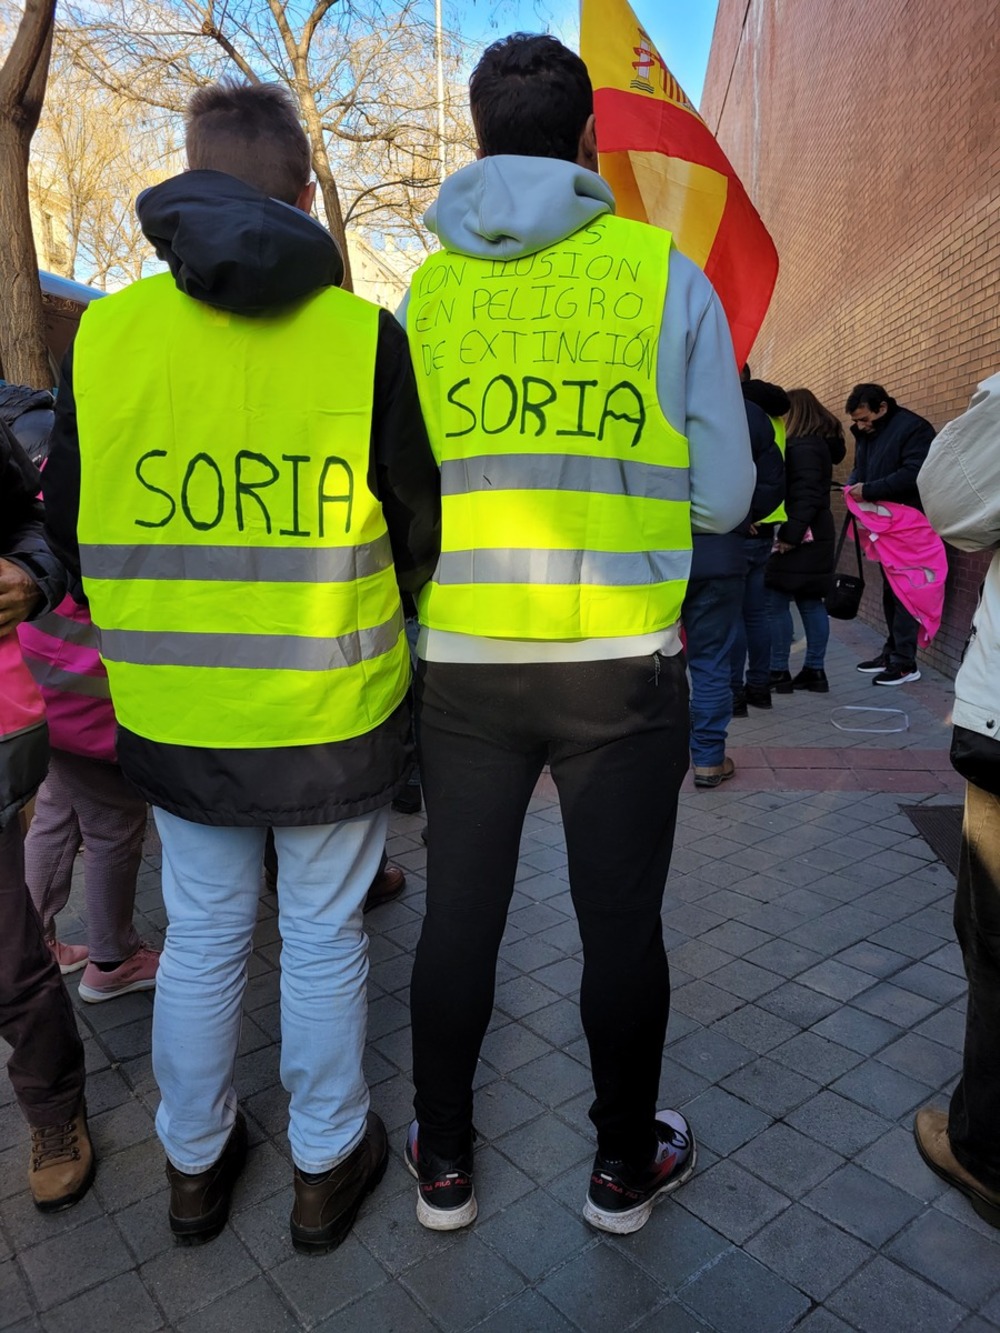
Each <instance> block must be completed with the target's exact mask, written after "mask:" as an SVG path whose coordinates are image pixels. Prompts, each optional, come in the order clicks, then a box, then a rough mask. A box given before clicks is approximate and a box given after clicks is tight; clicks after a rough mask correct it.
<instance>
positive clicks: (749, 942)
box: [701, 921, 771, 958]
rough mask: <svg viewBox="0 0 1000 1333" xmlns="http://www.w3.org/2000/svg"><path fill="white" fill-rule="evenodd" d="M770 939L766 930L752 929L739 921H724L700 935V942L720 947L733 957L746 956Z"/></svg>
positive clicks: (715, 947)
mask: <svg viewBox="0 0 1000 1333" xmlns="http://www.w3.org/2000/svg"><path fill="white" fill-rule="evenodd" d="M770 940H771V937H770V935H768V934H767V932H766V931H763V930H754V928H753V927H752V926H744V925H743V924H742V923H741V922H739V921H726V922H725V923H724V924H723V925H721V926H716V927H715V928H714V929H713V930H710V931H708V932H707V933H706V934H704V935H702V937H701V942H702V944H707V945H709V946H711V947H712V948H713V949H722V950H724V951H725V952H726V953H728V954H732V956H733V957H734V958H746V956H747V954H749V953H751V952H752V951H753V950H754V949H758V948H760V947H761V945H764V944H768V943H770Z"/></svg>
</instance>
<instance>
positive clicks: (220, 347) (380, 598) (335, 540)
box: [73, 274, 409, 749]
mask: <svg viewBox="0 0 1000 1333" xmlns="http://www.w3.org/2000/svg"><path fill="white" fill-rule="evenodd" d="M377 334H378V308H377V307H376V306H373V305H370V304H369V303H368V302H366V301H362V300H361V299H360V298H358V297H355V296H353V295H351V294H350V293H348V292H343V291H340V290H339V289H337V288H333V287H329V288H324V289H323V290H322V291H319V292H317V293H316V294H315V295H313V296H311V297H309V298H307V299H306V300H305V301H303V302H301V303H299V304H298V305H296V306H294V307H292V308H290V309H288V310H285V311H281V312H279V313H276V314H269V315H266V316H241V315H235V314H230V313H227V312H225V311H220V310H215V309H213V308H212V307H210V306H207V305H204V304H203V303H201V302H198V301H195V300H193V299H192V298H190V297H188V296H185V295H184V294H183V293H181V292H179V291H178V290H177V288H176V287H175V285H174V281H173V278H172V277H171V276H170V275H169V274H163V275H158V276H156V277H153V278H146V279H144V280H143V281H141V282H137V283H135V284H134V285H133V286H131V287H128V288H126V289H125V290H124V291H122V292H119V293H116V294H114V295H112V296H109V297H107V298H105V300H103V301H95V302H94V303H93V306H92V307H91V308H90V309H88V310H87V312H86V313H85V315H84V317H83V320H82V323H81V326H80V332H79V334H78V336H77V339H76V344H75V349H74V374H73V380H74V393H75V398H76V409H77V422H78V429H79V438H80V461H81V490H80V521H79V529H78V531H79V539H80V560H81V567H82V570H83V579H84V587H85V588H86V592H87V596H88V598H89V600H90V606H91V612H92V615H93V619H94V623H95V624H96V625H98V626H99V628H100V631H101V655H102V657H103V659H104V662H105V665H106V666H107V670H108V678H109V681H110V685H111V695H112V699H113V701H114V706H115V711H116V713H117V716H118V720H119V722H120V723H121V724H122V725H123V726H124V727H127V728H128V729H129V730H130V731H133V732H135V733H136V734H137V735H139V736H144V737H146V738H148V739H149V740H153V741H160V742H165V743H170V744H178V745H194V746H200V747H234V748H247V749H256V748H268V747H274V746H282V745H314V744H320V743H324V742H329V741H336V740H342V739H347V738H349V737H353V736H358V735H362V734H364V733H365V732H368V731H371V730H372V729H373V728H374V727H376V726H378V724H379V723H380V722H382V721H384V720H385V718H387V717H388V716H389V714H390V713H391V712H392V711H393V709H395V708H396V707H397V705H398V704H399V703H400V701H401V700H402V698H403V696H404V695H405V693H406V689H407V684H408V680H409V656H408V653H407V648H406V642H405V637H404V633H403V620H402V613H401V608H400V602H399V592H398V589H397V587H396V579H395V573H394V570H393V565H392V553H391V550H390V546H389V536H388V532H387V530H386V525H385V520H384V519H383V516H382V508H381V505H380V504H379V502H378V501H377V500H376V499H375V497H374V496H373V495H372V493H371V491H370V490H369V487H368V467H369V453H370V441H371V422H372V395H373V385H374V369H375V348H376V341H377ZM334 367H335V368H336V369H335V371H334Z"/></svg>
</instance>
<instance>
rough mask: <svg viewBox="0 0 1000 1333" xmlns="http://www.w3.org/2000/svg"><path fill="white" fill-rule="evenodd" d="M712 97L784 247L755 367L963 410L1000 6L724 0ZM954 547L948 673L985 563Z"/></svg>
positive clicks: (718, 124)
mask: <svg viewBox="0 0 1000 1333" xmlns="http://www.w3.org/2000/svg"><path fill="white" fill-rule="evenodd" d="M701 111H702V114H703V116H704V117H705V119H706V121H707V122H708V124H709V126H710V128H711V129H712V130H714V131H715V132H716V134H717V136H718V138H719V141H720V143H721V144H722V146H723V148H724V149H725V150H726V152H727V154H728V155H729V157H730V159H731V161H732V162H733V165H734V166H735V167H736V170H737V171H738V172H739V174H740V176H741V178H742V180H743V182H744V184H745V185H746V186H747V189H748V190H749V192H750V195H751V197H752V198H753V200H754V202H755V203H756V205H757V208H758V209H759V211H760V213H761V216H762V217H763V218H764V221H765V223H766V224H767V226H768V228H769V230H770V232H771V234H772V236H773V237H774V240H775V243H776V245H777V247H778V253H779V255H780V257H781V270H780V274H779V277H778V284H777V287H776V289H775V295H774V300H773V302H772V305H771V309H770V311H769V312H768V316H767V320H766V321H765V324H764V327H763V329H762V330H761V333H760V336H759V337H758V339H757V343H756V346H755V348H754V352H753V356H752V358H751V364H752V367H753V371H754V374H755V375H759V376H761V377H763V378H765V379H772V380H774V381H776V382H778V383H780V384H783V385H784V386H785V387H786V388H791V387H793V386H800V385H804V386H806V387H808V388H811V389H812V390H813V391H814V392H815V393H816V394H817V395H818V396H819V398H820V399H821V400H822V401H823V402H824V403H826V405H827V406H828V407H830V408H831V409H832V410H833V411H835V412H838V413H841V412H842V409H843V405H844V401H845V399H846V397H847V394H848V393H849V391H850V389H851V388H852V386H853V385H854V384H856V383H858V382H859V381H862V380H874V381H876V382H877V383H880V384H884V385H885V386H886V388H887V389H888V390H889V392H890V393H891V394H892V395H893V396H894V397H895V398H896V399H897V400H898V401H899V402H900V403H902V404H903V405H904V406H906V407H909V408H912V409H913V410H914V411H916V412H919V413H920V414H921V415H922V416H925V417H927V418H928V419H929V420H930V421H932V422H933V423H934V424H935V425H936V426H941V425H943V424H944V422H945V421H947V420H949V419H950V418H951V417H953V416H956V415H957V414H958V413H959V412H961V411H962V410H963V408H964V407H965V406H966V404H967V402H968V399H969V395H970V393H971V391H972V389H973V388H974V387H975V385H976V383H977V382H978V381H979V380H980V379H983V378H984V377H985V376H986V375H989V374H992V373H995V372H996V371H998V370H1000V9H998V7H997V5H996V0H962V3H961V4H954V5H942V4H941V3H940V0H879V3H877V4H874V3H872V0H719V11H718V18H717V21H716V26H715V35H714V39H713V44H712V53H711V58H710V61H709V67H708V73H707V77H706V81H705V91H704V95H703V98H702V106H701ZM845 421H846V418H845ZM998 447H1000V443H998ZM850 461H851V457H850V454H849V457H848V463H847V465H845V467H844V468H843V469H842V474H843V475H844V476H846V473H847V471H848V470H849V464H850ZM949 558H950V560H951V575H950V578H949V584H948V598H947V603H946V610H945V619H944V623H943V625H942V629H941V632H940V634H939V636H938V638H937V640H936V641H935V643H934V644H933V645H932V646H931V648H930V649H929V650H928V652H927V653H926V654H925V656H926V658H927V659H928V660H929V661H931V662H932V663H933V664H934V665H936V666H938V667H941V668H942V669H943V670H945V671H948V672H949V673H952V674H953V673H954V671H955V670H956V669H957V666H958V662H959V658H960V654H961V650H962V646H963V644H964V642H965V637H966V633H967V630H968V625H969V620H970V617H971V615H972V612H973V610H974V608H975V600H976V592H977V589H978V587H979V582H980V580H981V578H982V575H983V572H984V570H985V567H986V563H987V558H986V557H985V556H978V555H977V556H969V555H964V554H961V553H959V552H956V551H951V550H949ZM879 587H880V580H879V579H878V578H874V579H870V580H869V587H868V590H867V592H866V596H865V602H864V604H863V607H862V616H863V618H864V619H866V620H868V621H870V623H872V624H874V625H877V626H880V627H881V626H882V625H883V621H882V617H881V607H880V600H879Z"/></svg>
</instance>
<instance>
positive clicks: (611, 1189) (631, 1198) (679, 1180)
mask: <svg viewBox="0 0 1000 1333" xmlns="http://www.w3.org/2000/svg"><path fill="white" fill-rule="evenodd" d="M655 1128H656V1137H657V1139H658V1140H659V1144H658V1146H657V1149H656V1152H655V1154H654V1156H653V1160H652V1161H651V1162H650V1163H649V1165H648V1166H646V1167H645V1168H643V1169H642V1170H640V1171H633V1170H630V1169H629V1168H628V1167H627V1166H626V1164H625V1163H624V1162H612V1161H608V1160H606V1159H605V1158H603V1157H601V1155H600V1153H598V1154H597V1156H596V1157H595V1158H594V1169H593V1171H592V1173H591V1176H590V1189H589V1190H588V1191H587V1201H586V1203H585V1204H584V1207H583V1220H584V1221H585V1222H589V1223H590V1225H591V1226H592V1227H597V1229H598V1230H599V1231H610V1232H612V1234H614V1235H617V1236H627V1235H630V1234H631V1233H632V1232H633V1231H638V1230H639V1228H640V1227H644V1226H645V1225H646V1223H647V1222H648V1221H649V1215H650V1213H652V1211H653V1205H654V1204H655V1203H657V1202H659V1200H660V1199H662V1198H665V1197H666V1195H668V1194H671V1193H672V1192H673V1191H674V1190H676V1189H679V1188H680V1187H681V1185H683V1184H684V1182H685V1181H686V1180H689V1179H690V1178H691V1175H692V1173H693V1171H694V1168H695V1164H696V1162H697V1160H698V1149H697V1147H696V1145H695V1141H694V1134H693V1133H692V1132H691V1126H690V1125H689V1124H688V1122H687V1121H686V1120H685V1119H684V1117H683V1116H682V1115H681V1113H680V1111H657V1113H656V1125H655Z"/></svg>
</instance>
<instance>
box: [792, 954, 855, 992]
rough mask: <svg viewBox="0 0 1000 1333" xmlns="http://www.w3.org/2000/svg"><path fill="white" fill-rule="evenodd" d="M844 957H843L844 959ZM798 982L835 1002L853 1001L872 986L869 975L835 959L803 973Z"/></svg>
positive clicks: (829, 959)
mask: <svg viewBox="0 0 1000 1333" xmlns="http://www.w3.org/2000/svg"><path fill="white" fill-rule="evenodd" d="M843 956H844V955H841V957H842V958H843ZM798 981H799V983H800V985H803V986H809V987H811V988H812V989H813V990H818V991H819V992H820V994H822V995H829V996H832V997H833V999H835V1000H852V999H853V998H854V996H855V995H860V994H861V992H862V991H864V990H868V988H869V987H870V986H871V985H872V978H871V976H870V975H869V973H867V972H862V971H859V969H858V968H856V967H849V966H848V965H847V964H846V963H844V962H841V961H838V960H837V959H833V958H828V959H825V960H824V961H823V962H822V963H817V964H816V966H815V967H810V968H809V969H808V970H807V971H805V972H802V973H801V974H800V975H799V977H798Z"/></svg>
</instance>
